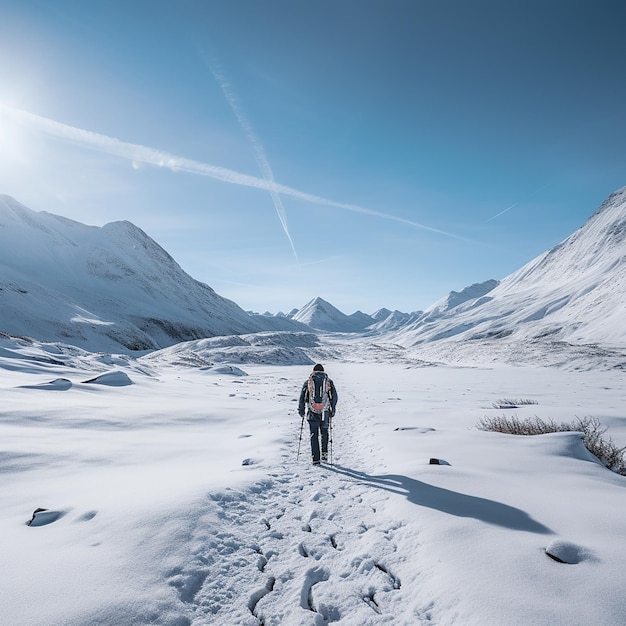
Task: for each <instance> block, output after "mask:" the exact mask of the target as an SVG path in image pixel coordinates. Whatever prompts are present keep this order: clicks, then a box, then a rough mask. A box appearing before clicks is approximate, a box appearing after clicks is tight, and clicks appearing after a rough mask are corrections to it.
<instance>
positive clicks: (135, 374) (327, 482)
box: [0, 344, 626, 626]
mask: <svg viewBox="0 0 626 626" xmlns="http://www.w3.org/2000/svg"><path fill="white" fill-rule="evenodd" d="M346 346H347V347H346ZM346 346H344V350H348V349H349V346H350V344H346ZM352 349H353V350H354V353H353V354H352V357H353V358H352V361H354V362H351V363H350V362H346V361H347V360H349V359H343V360H342V362H341V363H339V362H328V361H324V364H325V365H326V369H327V371H328V373H329V375H330V376H331V377H332V378H333V380H334V381H335V384H336V385H337V389H338V392H339V397H340V401H339V406H338V413H337V417H336V419H335V428H334V430H333V433H334V444H333V453H334V461H335V465H333V466H332V467H328V466H326V467H313V466H312V465H311V464H310V460H309V459H310V453H309V447H308V440H307V430H306V423H305V429H304V434H303V440H302V448H301V456H300V460H299V461H297V460H296V451H297V445H298V435H299V431H300V418H299V416H298V415H297V413H296V406H297V405H296V402H295V400H296V399H297V397H298V394H299V391H300V387H301V385H302V382H303V381H304V380H305V378H306V376H307V375H308V373H309V370H310V367H308V366H281V365H276V366H259V365H254V366H250V365H239V367H240V368H241V369H242V370H245V372H247V373H248V376H242V375H241V371H235V370H232V371H230V370H229V369H228V368H224V367H220V368H218V369H213V370H210V369H205V370H202V369H191V368H182V367H173V366H168V365H167V364H166V362H160V363H158V364H153V365H150V366H147V365H145V364H142V363H141V362H138V363H128V365H127V366H124V365H123V361H119V362H117V363H118V371H123V373H126V374H127V376H128V377H129V380H130V381H131V382H132V384H130V385H125V386H121V381H123V380H124V378H123V377H122V376H119V375H115V376H112V377H108V378H109V382H110V381H111V380H112V381H114V382H116V383H117V384H114V385H111V384H109V385H104V384H94V383H91V384H84V383H83V382H82V381H85V380H89V379H92V378H94V376H95V375H96V374H98V373H103V372H102V368H100V370H98V371H94V370H93V369H91V370H87V369H84V364H85V360H84V358H83V357H81V358H80V360H78V358H77V361H76V364H77V367H74V368H72V367H70V365H71V363H67V364H66V365H52V364H39V365H33V363H32V362H30V361H29V362H28V363H26V362H23V361H20V360H19V359H16V358H15V357H14V356H13V357H11V360H10V365H11V369H4V368H3V369H0V387H1V388H2V392H3V399H4V403H3V407H2V410H1V411H0V441H1V442H2V443H1V444H0V473H2V474H3V478H4V480H3V481H2V483H1V484H0V498H1V499H2V502H3V503H4V510H3V513H4V515H3V516H1V517H0V533H2V536H3V537H4V538H5V540H6V544H5V548H4V549H3V555H2V557H1V559H2V565H3V567H2V568H0V571H1V572H2V573H1V574H0V577H1V579H0V583H1V584H0V589H1V591H0V621H1V622H2V623H7V624H9V623H11V624H25V625H27V626H39V625H43V624H46V625H49V624H64V625H70V626H74V625H81V626H82V625H86V624H103V625H104V624H133V625H134V624H163V625H167V626H190V625H193V626H198V625H201V624H220V625H222V624H229V625H230V624H244V625H248V624H250V625H255V626H256V625H258V624H264V625H265V626H269V625H270V624H272V625H277V624H280V625H286V626H290V625H294V626H295V625H303V626H306V625H308V624H311V625H315V626H318V625H320V624H330V623H333V624H335V623H336V624H339V625H341V624H343V625H346V626H357V625H359V626H361V625H368V624H372V625H374V624H394V625H405V624H406V625H408V624H422V623H423V624H426V623H429V624H440V625H448V624H449V625H452V624H467V625H469V626H471V625H474V624H476V625H478V624H480V625H481V626H484V625H494V626H500V625H501V624H507V625H516V624H520V625H522V624H529V623H532V624H538V625H542V624H545V625H548V624H550V625H553V624H568V625H571V624H574V625H578V624H579V625H581V626H582V625H583V624H584V625H588V624H621V623H624V621H626V602H625V601H624V600H623V597H622V594H621V593H620V590H621V589H622V588H623V586H624V583H625V582H626V581H625V575H624V572H623V562H624V559H625V557H626V547H625V546H624V543H623V541H622V538H623V536H624V532H625V531H626V518H625V516H624V512H625V511H626V507H625V503H624V484H625V483H624V480H625V479H624V478H623V477H621V476H618V475H616V474H613V473H611V472H609V471H608V470H606V469H605V468H603V467H601V466H600V465H599V464H598V463H597V462H596V461H595V460H594V459H593V458H591V457H590V456H589V455H588V453H587V452H586V450H585V449H584V448H583V447H582V445H581V443H580V438H579V436H578V435H577V434H575V433H557V434H554V435H547V436H542V437H526V438H524V437H514V436H506V435H500V434H496V433H486V432H481V431H478V430H476V429H474V428H473V427H474V425H475V423H476V422H477V421H478V419H479V418H480V417H482V416H483V415H485V414H493V412H494V411H496V412H497V410H496V409H493V408H492V403H493V402H495V401H497V400H499V399H502V398H512V397H514V398H529V399H533V400H534V401H536V402H538V404H536V405H529V406H522V407H520V408H519V409H515V411H516V412H517V413H518V415H519V416H520V417H523V416H524V415H535V414H537V415H539V416H540V417H552V418H554V419H556V420H561V419H563V420H571V419H572V418H573V417H575V416H576V415H579V416H584V415H596V416H598V417H600V418H601V419H602V420H603V422H604V423H606V424H607V425H610V427H611V431H610V434H611V435H612V436H613V438H614V439H615V441H616V442H618V443H620V442H626V422H625V421H624V420H625V416H624V414H623V411H622V407H623V406H624V404H623V400H624V392H623V374H622V373H621V372H619V371H614V372H564V371H559V370H554V369H550V370H548V369H542V368H513V367H505V366H500V367H494V368H491V369H486V368H460V367H456V368H455V367H407V362H402V363H398V364H394V363H393V358H389V353H388V352H387V351H385V353H384V354H383V353H382V352H381V355H380V360H379V361H376V360H375V359H371V358H369V357H372V356H374V355H375V354H376V350H375V349H374V348H371V349H370V351H369V352H368V361H369V362H368V363H358V362H355V361H357V360H358V357H359V354H360V352H359V350H360V348H359V347H358V345H357V344H354V347H353V348H352ZM4 365H6V362H5V361H3V362H2V366H3V367H4ZM78 365H80V367H79V366H78ZM59 378H64V379H66V380H68V381H70V382H71V383H72V384H71V386H69V387H68V386H67V385H65V386H61V387H58V386H52V387H50V386H46V383H48V382H49V381H52V380H56V379H59ZM24 385H27V386H29V388H24V387H23V386H24ZM33 387H34V388H33ZM431 457H435V458H438V459H440V460H441V461H442V462H443V463H445V464H442V465H430V464H429V459H430V458H431ZM37 507H45V508H48V509H50V510H52V511H57V512H58V513H59V516H58V517H56V518H55V519H53V520H52V521H50V523H47V524H45V525H42V526H32V527H29V526H27V525H26V522H27V521H28V520H29V519H30V517H31V515H32V512H33V511H34V509H36V508H37ZM53 517H54V516H53ZM555 544H556V549H557V550H560V553H561V554H570V555H571V554H573V555H574V560H576V563H575V564H571V565H570V564H562V563H557V562H556V561H554V560H552V559H550V558H549V557H548V556H546V554H545V549H546V547H548V546H549V545H555Z"/></svg>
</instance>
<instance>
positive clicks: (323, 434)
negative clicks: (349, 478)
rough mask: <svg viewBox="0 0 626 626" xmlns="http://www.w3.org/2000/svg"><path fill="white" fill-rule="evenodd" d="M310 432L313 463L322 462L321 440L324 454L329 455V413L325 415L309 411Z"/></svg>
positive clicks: (326, 412) (325, 412)
mask: <svg viewBox="0 0 626 626" xmlns="http://www.w3.org/2000/svg"><path fill="white" fill-rule="evenodd" d="M307 419H308V422H309V430H310V431H311V454H312V455H313V461H319V460H320V438H321V443H322V454H323V455H324V456H326V455H327V454H328V432H329V429H330V415H329V414H328V411H324V413H313V411H309V415H308V416H307Z"/></svg>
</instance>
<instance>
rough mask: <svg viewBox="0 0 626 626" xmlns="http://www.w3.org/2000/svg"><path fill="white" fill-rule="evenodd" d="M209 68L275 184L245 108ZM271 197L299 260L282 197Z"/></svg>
mask: <svg viewBox="0 0 626 626" xmlns="http://www.w3.org/2000/svg"><path fill="white" fill-rule="evenodd" d="M209 67H210V68H211V72H212V74H213V76H214V78H215V80H216V81H217V83H218V85H219V86H220V89H221V90H222V93H223V94H224V97H225V98H226V101H227V102H228V105H229V106H230V108H231V109H232V111H233V113H234V114H235V117H236V118H237V121H238V122H239V126H240V128H241V130H242V131H243V133H244V134H245V136H246V138H247V139H248V141H249V142H250V144H251V145H252V149H253V150H254V158H255V160H256V162H257V165H258V166H259V169H260V170H261V176H263V178H264V180H266V181H268V182H270V183H272V184H275V183H276V181H275V180H274V172H272V168H271V167H270V163H269V161H268V159H267V155H266V154H265V150H264V149H263V146H262V144H261V142H260V141H259V139H258V137H257V136H256V133H255V132H254V129H253V128H252V124H251V123H250V121H249V120H248V118H247V117H246V115H245V114H244V112H243V108H242V106H241V105H240V103H239V100H238V99H237V97H236V96H235V93H234V91H233V89H232V87H231V85H230V83H229V82H228V80H227V79H226V76H225V75H224V72H223V70H222V69H221V68H219V67H218V66H217V65H216V64H215V63H213V64H210V65H209ZM270 196H271V198H272V202H273V203H274V207H275V209H276V213H277V215H278V219H279V220H280V223H281V225H282V227H283V231H285V235H286V236H287V239H288V240H289V244H290V245H291V249H292V250H293V255H294V256H295V257H296V260H298V253H297V252H296V247H295V245H294V243H293V239H292V238H291V234H290V232H289V227H288V226H287V212H286V211H285V207H284V206H283V201H282V200H281V198H280V195H279V194H278V193H277V191H276V190H275V189H271V190H270Z"/></svg>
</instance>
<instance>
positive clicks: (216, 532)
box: [170, 390, 432, 626]
mask: <svg viewBox="0 0 626 626" xmlns="http://www.w3.org/2000/svg"><path fill="white" fill-rule="evenodd" d="M344 398H346V401H345V404H346V405H347V406H357V404H356V402H353V401H352V399H351V398H349V392H348V391H347V390H345V391H344ZM358 419H359V416H358V415H352V414H350V413H349V412H346V414H341V416H340V418H338V419H336V421H335V425H334V440H335V444H334V445H335V450H334V453H335V457H336V459H335V460H339V459H340V460H341V464H337V465H335V466H322V467H313V466H312V465H310V463H309V460H308V459H309V450H308V441H305V439H304V438H303V442H302V443H303V448H302V451H303V452H302V453H301V456H300V461H299V462H297V461H296V458H295V457H296V448H295V446H294V444H293V441H295V442H296V444H297V434H298V433H296V436H295V437H293V438H292V441H290V442H289V443H288V444H287V443H285V444H284V450H283V453H282V457H283V460H284V463H283V465H282V466H281V467H280V468H279V469H276V471H271V472H270V473H269V475H268V476H267V478H266V479H265V480H262V481H259V482H257V483H255V484H253V485H251V486H249V487H247V488H246V489H244V490H235V489H225V490H224V491H222V492H220V493H214V494H211V495H210V496H208V497H209V498H210V506H208V507H207V513H206V514H205V516H204V517H203V518H201V519H200V520H199V524H198V525H197V527H195V528H194V530H193V533H192V534H193V537H192V539H191V544H192V552H193V557H192V558H191V560H190V561H188V562H187V563H186V565H185V566H184V567H183V568H176V569H174V570H172V571H171V572H170V584H172V585H173V586H175V587H176V588H177V591H178V594H179V597H180V599H181V600H182V601H183V602H184V604H185V605H186V606H187V609H188V612H187V614H188V616H189V621H188V622H187V623H188V624H190V625H193V626H198V625H200V624H233V625H234V624H243V625H250V626H257V625H262V626H277V625H282V626H285V625H299V626H300V625H301V626H306V625H308V624H310V625H312V626H318V625H321V624H330V623H333V624H334V623H337V624H345V625H359V626H367V625H369V624H371V625H374V624H403V623H407V624H409V623H411V624H419V623H432V622H431V616H430V611H429V608H428V607H426V608H424V609H423V610H414V611H410V617H409V615H408V613H407V611H408V609H407V603H409V604H414V603H415V601H416V599H415V597H414V595H415V592H414V590H410V589H408V587H409V585H406V586H405V587H403V581H402V579H401V576H400V572H401V571H402V570H403V567H405V566H406V565H407V561H408V560H409V559H412V558H413V557H414V555H405V554H403V553H402V551H401V550H399V548H398V545H399V542H400V544H401V543H402V541H401V538H402V533H404V532H406V527H405V526H404V524H402V523H400V522H397V521H394V520H393V519H391V518H390V517H389V516H388V515H386V514H385V503H386V502H387V500H388V499H389V497H390V496H389V494H388V493H386V492H384V491H382V490H379V489H376V488H375V487H372V486H371V485H365V484H363V483H362V482H360V481H359V480H358V478H357V477H354V476H352V475H351V474H350V468H351V467H353V468H362V467H363V464H362V462H361V460H360V459H359V444H358V441H356V439H355V433H356V432H357V431H356V423H357V422H358ZM305 426H306V424H305ZM298 428H299V424H298ZM305 446H306V449H305ZM413 532H414V531H413ZM409 601H410V602H409ZM401 615H402V616H405V619H402V618H401V617H400V616H401Z"/></svg>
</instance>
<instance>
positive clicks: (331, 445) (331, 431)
mask: <svg viewBox="0 0 626 626" xmlns="http://www.w3.org/2000/svg"><path fill="white" fill-rule="evenodd" d="M330 464H331V465H332V464H333V420H332V418H331V420H330Z"/></svg>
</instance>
